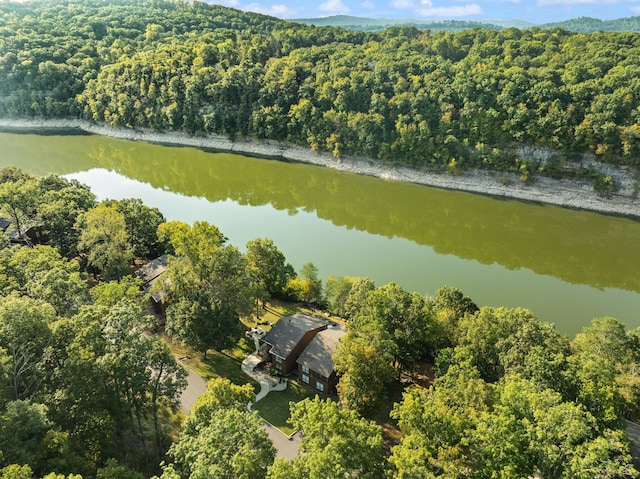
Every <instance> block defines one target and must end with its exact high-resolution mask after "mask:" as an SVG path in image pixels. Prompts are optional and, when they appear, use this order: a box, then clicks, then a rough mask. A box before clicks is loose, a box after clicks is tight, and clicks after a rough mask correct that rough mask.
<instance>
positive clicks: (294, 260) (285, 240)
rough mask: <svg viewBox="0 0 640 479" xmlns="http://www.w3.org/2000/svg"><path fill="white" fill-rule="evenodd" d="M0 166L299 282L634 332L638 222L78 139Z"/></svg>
mask: <svg viewBox="0 0 640 479" xmlns="http://www.w3.org/2000/svg"><path fill="white" fill-rule="evenodd" d="M0 152H1V153H0V166H8V165H15V166H17V167H19V168H21V169H23V170H25V171H27V172H29V173H31V174H34V175H38V176H41V175H47V174H57V175H64V176H66V177H68V178H76V179H78V180H79V181H81V182H83V183H85V184H88V185H89V186H90V187H91V189H92V190H93V191H94V193H95V194H96V195H97V196H98V198H99V199H105V198H115V199H119V198H125V197H136V198H141V199H142V200H143V201H144V202H145V204H147V205H149V206H155V207H158V208H159V209H160V210H161V211H162V213H163V214H164V215H165V217H166V218H167V219H168V220H182V221H186V222H189V223H190V222H193V221H197V220H205V221H209V222H210V223H212V224H215V225H216V226H217V227H218V228H220V230H221V231H222V232H223V233H224V234H225V235H226V236H227V237H228V238H229V241H230V242H231V243H233V244H235V245H237V246H238V247H239V248H240V249H244V245H245V244H246V242H247V241H249V240H251V239H254V238H258V237H262V238H271V239H273V240H274V242H275V243H276V245H277V246H278V247H279V248H280V249H281V250H282V251H283V253H284V254H285V256H286V257H287V260H288V261H289V262H290V263H291V264H292V265H293V266H294V267H295V268H296V270H299V269H300V267H301V266H302V265H303V264H304V263H306V262H309V261H312V262H313V263H314V264H315V265H316V266H317V267H318V268H319V271H320V274H321V276H322V277H323V278H326V277H328V276H329V275H334V276H343V275H348V276H368V277H370V278H372V279H373V280H375V282H376V284H377V285H383V284H386V283H388V282H391V281H394V282H396V283H399V284H401V285H402V286H403V287H405V288H406V289H408V290H411V291H417V292H419V293H420V294H425V295H432V294H433V293H435V291H436V290H437V289H438V288H440V287H441V286H443V285H449V286H456V287H458V288H460V289H461V290H462V291H464V292H465V294H467V295H468V296H470V297H471V298H472V299H473V300H474V301H475V302H476V303H477V304H478V305H479V306H483V305H490V306H509V307H516V306H522V307H526V308H529V309H531V310H532V311H533V312H534V313H535V314H536V316H537V317H538V318H539V319H540V320H542V321H549V322H552V323H555V324H556V327H557V328H558V330H560V331H561V332H563V333H566V334H571V335H572V334H575V333H576V332H578V331H579V330H580V329H581V328H582V327H583V326H585V325H588V324H589V322H590V321H591V319H592V318H594V317H601V316H613V317H616V318H618V319H620V320H621V321H623V322H624V323H625V324H626V325H627V327H628V329H632V328H636V327H638V326H640V254H639V253H638V245H639V242H640V222H637V221H633V220H630V219H626V218H620V217H613V216H606V215H600V214H596V213H589V212H584V211H576V210H569V209H564V208H559V207H554V206H541V205H534V204H528V203H523V202H519V201H510V200H498V199H493V198H488V197H485V196H480V195H474V194H469V193H462V192H454V191H448V190H441V189H437V188H428V187H424V186H418V185H413V184H407V183H400V182H391V181H385V180H380V179H375V178H370V177H365V176H359V175H355V174H351V173H344V172H338V171H335V170H331V169H326V168H321V167H316V166H311V165H304V164H296V163H285V162H279V161H274V160H264V159H257V158H249V157H245V156H240V155H234V154H228V153H212V152H205V151H201V150H196V149H193V148H179V147H168V146H161V145H154V144H149V143H143V142H131V141H125V140H116V139H111V138H106V137H101V136H88V135H33V134H14V133H0Z"/></svg>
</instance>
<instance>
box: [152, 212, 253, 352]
mask: <svg viewBox="0 0 640 479" xmlns="http://www.w3.org/2000/svg"><path fill="white" fill-rule="evenodd" d="M160 236H161V237H162V238H168V240H169V242H170V244H171V249H172V250H173V251H174V253H175V256H172V257H171V259H170V261H169V266H168V268H167V272H166V275H167V278H168V282H167V285H166V287H167V289H168V291H169V294H170V300H169V301H170V305H169V307H168V308H167V331H168V332H169V333H170V334H172V335H174V336H175V337H177V338H179V339H180V340H182V341H184V342H185V344H188V345H189V346H192V347H194V348H196V349H197V350H198V351H200V352H202V354H203V356H204V357H206V354H207V350H208V349H209V348H215V349H222V348H224V347H227V346H228V345H230V344H231V343H232V342H233V341H235V340H237V339H238V338H239V337H240V335H241V334H242V329H243V328H242V325H241V323H240V314H244V313H246V312H248V311H249V308H250V304H251V303H250V301H251V300H250V277H249V272H248V269H247V262H246V259H245V258H244V256H243V255H242V254H241V253H240V252H239V251H238V249H237V248H235V247H234V246H231V245H225V244H224V243H225V242H226V238H225V237H224V236H223V235H222V233H220V231H219V230H218V228H216V227H215V226H213V225H210V224H208V223H206V222H196V223H194V225H193V227H190V226H188V225H186V224H184V223H177V222H171V223H165V224H163V225H162V226H161V227H160Z"/></svg>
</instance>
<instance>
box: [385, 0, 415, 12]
mask: <svg viewBox="0 0 640 479" xmlns="http://www.w3.org/2000/svg"><path fill="white" fill-rule="evenodd" d="M389 5H390V6H391V7H393V8H397V9H399V10H409V9H413V8H415V7H416V2H415V1H414V0H391V2H389Z"/></svg>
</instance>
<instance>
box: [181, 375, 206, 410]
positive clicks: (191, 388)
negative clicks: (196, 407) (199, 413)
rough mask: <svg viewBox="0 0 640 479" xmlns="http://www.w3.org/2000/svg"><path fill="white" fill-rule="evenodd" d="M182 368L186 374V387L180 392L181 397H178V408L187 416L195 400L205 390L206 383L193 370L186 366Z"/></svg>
mask: <svg viewBox="0 0 640 479" xmlns="http://www.w3.org/2000/svg"><path fill="white" fill-rule="evenodd" d="M183 366H184V365H183ZM184 368H185V369H186V370H187V373H188V376H187V387H186V388H185V390H184V391H182V396H180V407H181V409H182V410H183V411H184V412H185V413H186V414H189V411H191V408H192V407H193V404H194V403H195V402H196V399H198V397H199V396H200V395H201V394H202V393H203V392H205V391H206V390H207V382H206V381H205V380H204V378H203V377H202V376H200V375H199V374H198V373H196V372H195V371H194V370H192V369H190V368H188V367H186V366H185V367H184Z"/></svg>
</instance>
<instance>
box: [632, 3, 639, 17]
mask: <svg viewBox="0 0 640 479" xmlns="http://www.w3.org/2000/svg"><path fill="white" fill-rule="evenodd" d="M631 12H633V13H635V14H636V15H640V5H638V6H636V7H631Z"/></svg>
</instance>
